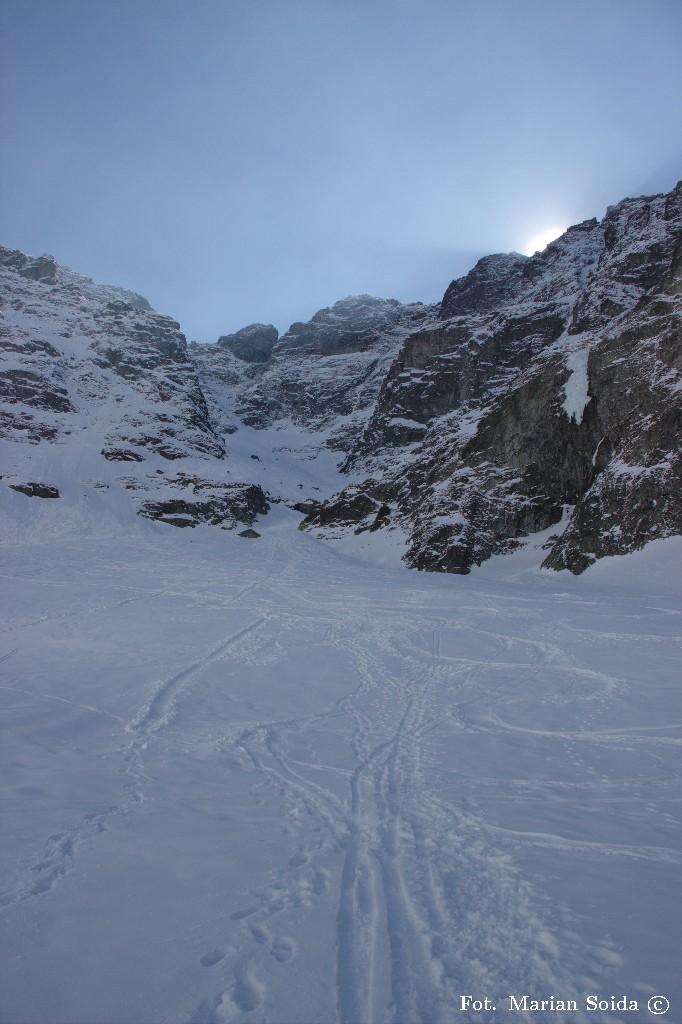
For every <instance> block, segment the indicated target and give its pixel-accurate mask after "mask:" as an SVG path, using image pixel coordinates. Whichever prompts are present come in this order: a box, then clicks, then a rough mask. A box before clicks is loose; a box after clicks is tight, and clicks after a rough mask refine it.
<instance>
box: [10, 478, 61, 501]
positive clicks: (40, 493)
mask: <svg viewBox="0 0 682 1024" xmlns="http://www.w3.org/2000/svg"><path fill="white" fill-rule="evenodd" d="M9 486H10V487H11V488H12V490H13V491H19V493H20V494H26V495H27V496H28V497H29V498H60V497H61V495H60V493H59V490H58V489H57V488H56V487H53V486H52V484H40V483H36V482H35V481H34V480H33V481H29V482H28V483H27V484H10V485H9Z"/></svg>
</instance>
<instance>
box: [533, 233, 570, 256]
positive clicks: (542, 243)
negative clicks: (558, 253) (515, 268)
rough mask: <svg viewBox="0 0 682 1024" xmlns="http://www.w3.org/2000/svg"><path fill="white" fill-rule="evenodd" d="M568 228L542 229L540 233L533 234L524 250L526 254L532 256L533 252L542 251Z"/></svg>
mask: <svg viewBox="0 0 682 1024" xmlns="http://www.w3.org/2000/svg"><path fill="white" fill-rule="evenodd" d="M565 230H566V228H550V229H549V230H548V231H541V232H540V234H539V235H533V237H532V238H531V239H530V241H529V242H528V243H527V245H526V247H525V249H524V250H523V254H524V256H532V255H533V253H536V252H542V250H543V249H545V248H546V247H547V246H548V245H549V243H550V242H553V241H554V239H555V238H558V237H559V235H563V233H564V231H565Z"/></svg>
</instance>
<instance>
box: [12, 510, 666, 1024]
mask: <svg viewBox="0 0 682 1024" xmlns="http://www.w3.org/2000/svg"><path fill="white" fill-rule="evenodd" d="M292 522H293V520H292ZM292 522H290V521H289V519H288V517H287V515H286V514H285V513H284V512H281V514H275V515H270V516H268V517H267V518H266V519H264V520H263V521H262V522H261V523H260V524H259V525H258V527H257V528H258V530H259V532H262V537H261V539H260V540H258V541H245V540H241V539H240V538H238V537H235V536H232V535H228V534H223V533H219V532H218V531H212V530H210V529H209V528H206V529H203V528H199V529H197V530H194V531H189V530H188V531H173V530H170V529H169V528H166V527H164V526H161V525H157V524H144V529H140V530H139V531H138V532H132V533H131V535H130V537H129V538H128V540H127V542H124V541H122V540H121V539H120V537H119V538H116V537H104V538H99V539H98V538H97V537H92V536H90V537H84V538H82V539H81V540H77V539H74V538H69V539H64V540H63V541H60V542H53V543H51V544H40V543H35V544H32V545H30V546H16V547H15V548H14V549H12V550H8V551H6V552H5V554H4V555H3V560H2V567H1V572H2V579H3V583H4V587H5V593H8V594H10V595H11V602H6V603H5V606H4V607H5V611H4V614H3V618H2V621H1V622H0V659H2V660H0V672H1V674H2V679H1V681H0V707H1V708H2V721H3V724H4V730H3V732H4V735H5V741H4V742H3V747H2V751H3V752H2V764H3V772H2V777H3V802H4V807H5V810H4V821H5V827H4V834H5V838H6V841H5V843H4V844H3V847H4V851H3V856H2V862H1V864H2V875H3V882H2V896H1V898H0V899H1V902H0V917H1V918H2V923H3V934H4V938H3V946H4V961H3V968H2V991H3V996H2V1001H1V1004H0V1005H1V1006H2V1010H1V1012H0V1017H1V1019H2V1020H3V1021H6V1022H16V1024H28V1022H31V1024H33V1022H38V1021H42V1022H49V1024H67V1022H68V1024H76V1022H79V1024H80V1022H83V1024H86V1022H102V1024H104V1022H115V1024H136V1022H137V1024H139V1022H142V1021H144V1022H150V1024H151V1022H159V1024H161V1022H171V1021H172V1022H178V1024H180V1022H185V1024H186V1022H192V1024H222V1022H256V1021H262V1022H265V1021H269V1022H274V1024H294V1022H300V1024H310V1022H313V1021H315V1022H320V1024H323V1022H334V1021H340V1022H343V1024H351V1022H353V1024H361V1022H367V1024H370V1022H371V1024H379V1022H396V1024H410V1022H415V1024H416V1022H432V1024H445V1022H454V1021H457V1022H465V1021H466V1022H467V1024H468V1022H469V1021H470V1022H472V1024H476V1022H479V1021H480V1022H481V1024H493V1022H495V1024H507V1022H511V1021H517V1020H521V1019H524V1015H523V1014H520V1013H511V1012H509V1011H508V1010H507V1009H506V1007H507V1006H508V1002H507V997H508V995H509V994H514V995H516V996H520V995H523V994H528V995H529V996H531V997H533V998H549V997H550V995H553V996H554V997H555V998H556V999H565V1000H567V999H576V1000H578V1002H579V1005H580V1006H581V1007H583V1006H584V994H588V993H595V994H598V995H600V996H605V997H610V996H611V994H612V993H616V994H620V993H625V994H628V995H629V996H630V997H631V998H634V999H639V1000H640V1001H641V1006H642V1012H641V1013H640V1014H639V1015H638V1014H627V1015H624V1014H618V1013H608V1014H606V1013H604V1014H600V1013H598V1012H596V1013H592V1014H586V1013H584V1012H582V1010H581V1011H580V1012H578V1013H571V1014H562V1013H556V1014H553V1017H552V1019H553V1020H561V1021H566V1022H568V1021H571V1022H576V1021H583V1022H584V1021H590V1022H605V1021H607V1020H608V1021H609V1022H613V1021H617V1020H628V1021H633V1020H636V1021H638V1022H639V1021H647V1020H650V1019H653V1018H651V1017H650V1015H649V1014H648V1012H647V1011H646V1009H644V1007H645V1004H646V1000H647V998H648V996H649V995H651V994H654V993H656V994H662V995H666V996H667V997H668V998H669V999H670V1000H671V1003H672V1004H673V1007H674V1006H675V1005H676V1006H677V1007H679V1006H680V1000H681V999H682V992H681V991H680V984H679V972H678V970H677V950H678V949H679V938H680V925H679V915H678V914H677V913H676V907H675V900H674V898H673V894H674V893H675V891H676V887H677V886H678V884H679V872H680V865H681V863H682V851H681V848H680V847H681V844H680V786H679V778H680V768H679V749H680V743H681V732H682V729H681V723H682V718H681V716H680V701H679V642H680V628H679V627H680V616H681V614H682V599H681V597H680V594H679V590H678V586H677V581H679V578H680V574H679V572H677V574H675V572H674V571H673V569H674V567H675V566H677V567H679V564H680V555H681V554H682V543H681V542H680V541H679V539H672V540H669V541H663V542H657V543H654V544H652V545H650V546H649V547H648V548H647V549H645V551H643V552H641V553H638V554H636V555H634V556H631V557H630V558H627V559H626V558H623V559H607V560H603V562H602V563H600V564H599V565H598V566H596V567H594V569H590V570H589V571H588V572H587V573H586V574H584V575H583V576H582V577H580V578H578V579H575V578H573V577H568V575H567V574H553V573H547V572H542V571H540V570H537V569H530V568H527V564H528V562H529V560H530V559H529V557H528V556H527V555H524V552H521V553H520V554H519V556H518V557H514V556H512V557H511V558H507V559H502V560H499V559H496V560H492V561H491V563H488V564H487V566H486V567H484V568H485V571H481V572H479V573H472V575H471V576H469V577H467V578H461V577H452V576H437V575H428V574H422V573H414V572H409V571H407V570H404V569H400V568H391V567H390V566H387V565H376V564H375V565H372V564H369V563H367V562H363V561H360V560H359V559H358V558H356V557H354V556H353V554H352V552H351V551H350V548H349V547H348V546H346V547H344V548H342V549H335V548H334V547H333V546H332V545H329V544H324V543H323V542H320V541H318V540H316V539H315V538H313V537H310V536H308V535H306V534H305V533H300V532H298V531H297V530H296V529H295V526H292ZM364 542H365V540H363V543H364ZM362 554H363V557H366V554H367V553H366V552H365V551H364V550H363V552H362ZM382 557H383V552H382V551H380V552H379V558H380V559H381V558H382ZM524 558H526V561H524ZM535 560H536V561H537V558H536V559H535ZM466 993H468V994H471V995H473V996H474V997H476V998H482V997H485V996H488V997H490V998H491V999H492V1000H493V1002H495V1003H496V1005H497V1006H498V1008H499V1009H498V1011H496V1012H494V1013H491V1012H485V1011H483V1012H480V1013H474V1012H471V1013H470V1014H463V1013H461V1012H460V1011H459V1005H460V1003H459V1000H460V997H461V995H462V994H466ZM525 1016H526V1017H527V1018H528V1019H537V1015H535V1018H533V1017H532V1015H525Z"/></svg>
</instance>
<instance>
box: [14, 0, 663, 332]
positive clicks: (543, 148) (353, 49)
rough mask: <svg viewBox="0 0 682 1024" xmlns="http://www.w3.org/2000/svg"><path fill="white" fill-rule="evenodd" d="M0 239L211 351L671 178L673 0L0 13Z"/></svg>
mask: <svg viewBox="0 0 682 1024" xmlns="http://www.w3.org/2000/svg"><path fill="white" fill-rule="evenodd" d="M0 11H1V13H0V60H1V65H2V70H1V72H0V74H1V76H2V77H1V79H0V85H1V100H2V102H1V104H0V107H1V110H2V113H1V115H0V118H1V123H0V131H1V135H0V139H1V154H0V181H1V185H0V187H1V189H2V193H1V205H0V244H4V245H8V246H10V247H11V248H17V249H22V250H23V251H24V252H28V253H32V254H35V255H38V254H40V253H42V252H50V253H52V254H53V255H54V256H56V257H57V259H58V260H59V261H60V262H62V263H65V264H67V265H68V266H70V267H72V268H73V269H74V270H77V271H79V272H80V273H84V274H87V275H88V276H90V277H93V278H94V279H95V280H97V281H101V282H105V283H110V284H119V285H123V286H125V287H128V288H132V289H134V290H135V291H139V292H141V293H142V294H143V295H145V296H146V297H147V298H148V299H149V301H150V302H151V303H152V305H153V306H154V307H155V308H156V309H158V310H159V311H160V312H163V313H169V314H171V315H173V316H174V317H175V318H176V319H178V320H179V321H180V322H181V325H182V327H183V330H184V331H185V332H186V334H187V336H188V338H189V339H196V340H198V341H213V340H215V339H216V338H217V337H218V336H219V335H220V334H224V333H227V332H229V331H233V330H236V329H237V328H239V327H241V326H243V325H244V324H247V323H252V322H254V321H260V322H265V323H268V322H272V323H274V324H275V325H276V326H277V327H278V328H279V329H280V331H282V330H284V329H286V327H287V326H288V325H289V324H290V323H291V322H292V321H294V320H305V319H308V318H309V317H310V316H311V314H312V313H313V312H315V310H316V309H318V308H320V307H321V306H326V305H331V304H332V303H333V302H335V301H336V300H337V299H339V298H343V297H344V296H346V295H351V294H356V293H358V292H369V293H371V294H373V295H379V296H382V297H385V298H397V299H401V300H403V301H413V300H422V301H427V302H432V301H436V300H438V299H440V298H441V297H442V294H443V292H444V290H445V288H446V286H447V285H448V283H449V282H450V280H452V278H454V277H459V276H461V275H462V274H464V273H466V271H467V270H469V269H470V267H471V266H472V265H473V263H474V262H475V261H476V259H477V258H478V257H479V256H481V255H484V254H486V253H490V252H500V251H510V250H513V249H516V250H518V251H521V252H523V251H526V249H527V247H528V244H529V240H530V239H531V238H532V237H533V236H535V235H537V234H538V233H540V232H542V231H545V230H547V229H550V228H553V227H566V226H568V225H569V224H572V223H577V222H578V221H581V220H584V219H585V218H587V217H593V216H597V217H600V218H601V217H602V216H603V214H604V212H605V209H606V206H607V205H610V204H613V203H615V202H617V201H618V200H620V199H622V198H624V197H625V196H628V195H642V194H649V193H653V192H660V191H668V190H669V189H670V188H672V187H673V186H674V184H675V182H676V181H677V180H678V178H679V177H680V176H682V141H681V140H682V136H681V133H680V127H681V126H682V3H681V2H680V0H588V2H582V0H363V2H355V0H2V5H1V7H0Z"/></svg>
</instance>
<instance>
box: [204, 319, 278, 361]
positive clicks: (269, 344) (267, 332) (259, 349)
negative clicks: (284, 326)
mask: <svg viewBox="0 0 682 1024" xmlns="http://www.w3.org/2000/svg"><path fill="white" fill-rule="evenodd" d="M278 338H279V331H278V330H277V328H276V327H273V325H272V324H249V325H248V327H242V328H241V330H239V331H236V332H235V333H234V334H223V335H222V336H221V337H220V338H218V344H219V345H221V346H222V347H223V348H226V349H228V350H229V351H230V352H231V353H232V355H234V356H236V357H237V359H241V360H242V361H243V362H245V363H267V361H268V359H269V358H270V356H271V355H272V349H273V346H274V345H275V343H276V341H277V339H278Z"/></svg>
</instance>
